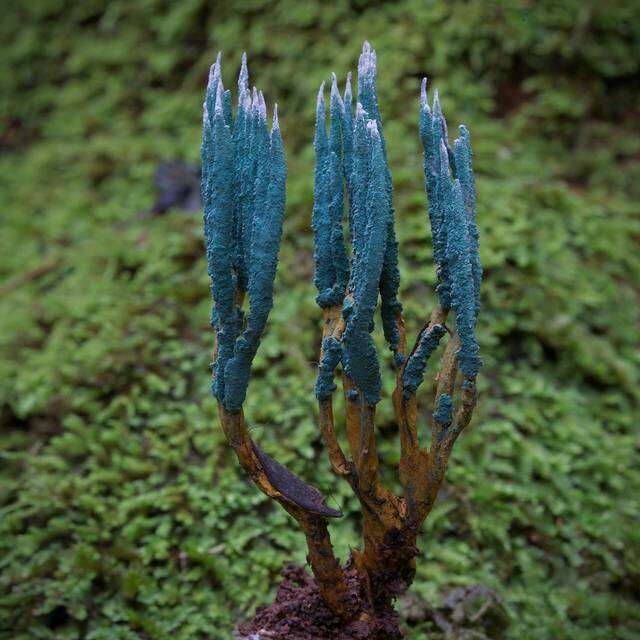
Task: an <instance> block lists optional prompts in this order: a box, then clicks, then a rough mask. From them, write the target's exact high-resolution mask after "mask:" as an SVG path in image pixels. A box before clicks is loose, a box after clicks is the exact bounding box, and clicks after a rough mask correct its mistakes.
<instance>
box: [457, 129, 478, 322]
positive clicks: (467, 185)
mask: <svg viewBox="0 0 640 640" xmlns="http://www.w3.org/2000/svg"><path fill="white" fill-rule="evenodd" d="M453 154H454V158H455V166H456V178H458V180H460V186H461V187H462V195H463V197H464V205H465V208H466V211H467V225H468V231H469V259H470V261H471V274H472V276H473V286H474V299H475V300H474V302H475V315H476V318H477V317H478V313H479V312H480V283H481V282H482V264H481V263H480V253H479V244H480V236H479V233H478V225H477V222H476V182H475V178H474V176H473V153H472V151H471V137H470V135H469V131H468V130H467V128H466V127H465V126H464V125H460V137H459V138H458V139H456V141H455V142H454V145H453Z"/></svg>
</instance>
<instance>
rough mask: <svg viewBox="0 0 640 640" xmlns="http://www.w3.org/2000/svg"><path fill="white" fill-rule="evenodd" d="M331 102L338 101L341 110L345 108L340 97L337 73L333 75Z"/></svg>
mask: <svg viewBox="0 0 640 640" xmlns="http://www.w3.org/2000/svg"><path fill="white" fill-rule="evenodd" d="M331 100H332V101H333V100H335V101H337V102H338V105H339V106H340V108H342V107H343V106H344V105H343V102H342V96H341V95H340V91H339V89H338V79H337V78H336V74H335V73H332V74H331Z"/></svg>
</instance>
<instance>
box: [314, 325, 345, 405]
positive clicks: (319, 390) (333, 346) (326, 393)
mask: <svg viewBox="0 0 640 640" xmlns="http://www.w3.org/2000/svg"><path fill="white" fill-rule="evenodd" d="M341 358H342V345H341V344H340V341H339V340H336V339H335V338H333V337H329V338H325V339H324V340H323V342H322V359H321V361H320V367H319V370H318V377H317V379H316V398H318V400H326V399H327V398H330V397H331V394H332V393H333V392H334V391H335V390H336V385H335V383H334V382H333V375H334V372H335V370H336V367H337V366H338V365H339V364H340V360H341Z"/></svg>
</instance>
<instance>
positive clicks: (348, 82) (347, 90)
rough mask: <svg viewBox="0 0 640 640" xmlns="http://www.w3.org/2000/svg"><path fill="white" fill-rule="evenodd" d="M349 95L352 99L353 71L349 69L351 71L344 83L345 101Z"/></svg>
mask: <svg viewBox="0 0 640 640" xmlns="http://www.w3.org/2000/svg"><path fill="white" fill-rule="evenodd" d="M347 96H349V99H351V71H349V73H347V80H346V82H345V83H344V97H345V101H346V99H347Z"/></svg>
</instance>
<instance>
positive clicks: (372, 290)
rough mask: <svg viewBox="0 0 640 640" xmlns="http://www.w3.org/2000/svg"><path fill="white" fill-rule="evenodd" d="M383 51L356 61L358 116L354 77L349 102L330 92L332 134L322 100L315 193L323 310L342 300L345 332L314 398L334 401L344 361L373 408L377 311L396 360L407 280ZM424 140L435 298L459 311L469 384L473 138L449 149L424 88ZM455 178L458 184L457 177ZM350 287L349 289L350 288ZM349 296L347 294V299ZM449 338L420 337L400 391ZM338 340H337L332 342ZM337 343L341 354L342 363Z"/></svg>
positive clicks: (473, 304)
mask: <svg viewBox="0 0 640 640" xmlns="http://www.w3.org/2000/svg"><path fill="white" fill-rule="evenodd" d="M376 74H377V70H376V54H375V51H374V50H373V49H372V48H371V47H370V46H369V44H368V43H365V44H364V46H363V48H362V54H361V56H360V59H359V62H358V94H357V95H358V100H357V103H356V109H355V114H354V112H353V109H352V90H351V77H350V76H349V77H348V79H347V84H346V87H345V92H344V99H342V98H341V97H340V94H339V92H338V89H337V84H336V79H335V76H334V78H333V82H332V88H331V105H330V114H331V121H330V128H329V135H328V136H327V128H326V122H325V119H326V113H325V103H324V94H323V90H324V85H323V86H321V87H320V91H319V93H318V103H317V111H316V132H315V138H314V148H315V153H316V167H315V190H314V208H313V221H312V226H313V230H314V257H315V284H316V287H317V289H318V298H317V301H318V304H319V305H320V306H321V307H328V306H334V305H337V304H340V303H341V302H342V303H343V317H344V320H345V331H344V333H343V336H342V339H341V341H340V342H337V341H332V342H325V345H324V347H325V354H324V356H323V361H322V362H321V364H320V370H319V372H318V381H317V384H316V394H317V396H318V397H319V398H327V397H329V396H330V395H331V393H333V391H334V390H335V385H334V383H333V375H334V370H335V367H337V365H338V363H339V362H340V361H342V363H343V366H344V369H345V372H346V373H347V375H348V376H349V377H350V378H351V379H352V380H353V382H354V384H355V385H356V387H357V388H358V389H359V390H360V391H361V392H362V393H363V394H364V397H365V399H366V401H367V402H368V403H370V404H374V403H376V402H377V401H378V400H379V397H380V388H381V380H380V367H379V363H378V357H377V353H376V349H375V347H374V343H373V339H372V336H371V332H372V331H373V328H374V320H373V317H374V312H375V309H376V306H377V302H378V294H379V295H380V298H381V317H382V325H383V329H384V334H385V338H386V340H387V342H388V344H389V346H390V348H391V350H392V351H393V352H394V354H395V358H396V363H397V364H398V365H401V364H402V363H403V357H404V355H403V354H401V353H399V342H400V335H399V328H398V324H397V318H398V316H399V314H400V313H401V311H402V306H401V305H400V302H399V301H398V298H397V294H398V289H399V283H400V276H399V270H398V243H397V240H396V236H395V229H394V210H393V206H392V195H393V194H392V191H393V187H392V181H391V172H390V170H389V165H388V162H387V150H386V142H385V139H384V135H383V131H382V121H381V116H380V109H379V106H378V98H377V91H376ZM420 137H421V140H422V144H423V147H424V173H425V187H426V190H427V194H428V198H429V220H430V223H431V229H432V235H433V252H434V260H435V262H436V265H437V273H438V286H437V292H438V297H439V301H440V305H441V306H442V308H443V309H444V310H448V309H449V308H453V310H454V311H455V314H456V325H457V330H458V334H459V336H460V343H461V346H460V349H459V352H458V354H457V355H458V360H459V364H460V369H461V370H462V372H463V374H464V376H465V377H466V378H473V377H474V376H475V375H476V374H477V371H478V368H479V366H480V364H481V361H480V359H479V356H478V345H477V342H476V338H475V322H476V319H477V315H478V310H479V306H480V293H479V292H480V280H481V278H482V267H481V265H480V260H479V255H478V231H477V225H476V209H475V184H474V178H473V169H472V154H471V145H470V140H469V135H468V132H467V131H466V129H465V128H464V127H462V128H461V137H460V139H459V140H457V141H456V143H455V149H454V150H452V149H451V147H450V146H449V142H448V132H447V124H446V120H445V118H444V115H443V113H442V109H441V106H440V101H439V98H438V95H437V92H436V95H435V96H434V101H433V109H431V108H430V107H429V105H428V102H427V95H426V81H425V82H423V90H422V98H421V110H420ZM452 171H453V172H455V174H456V175H455V177H456V180H455V181H454V180H453V178H452ZM345 183H346V193H347V195H348V201H349V206H348V220H349V235H350V240H351V265H350V267H349V262H348V259H347V253H346V251H345V246H344V237H343V208H344V201H343V199H344V198H343V194H344V191H345ZM347 278H348V284H347V285H346V287H345V283H346V282H347ZM345 294H349V295H348V296H346V297H345ZM443 333H444V328H443V327H442V326H441V325H437V326H436V327H433V328H432V330H431V331H430V332H429V333H428V334H425V335H423V336H421V339H420V341H419V344H418V347H417V348H416V350H415V352H414V353H413V354H412V356H411V358H410V361H409V362H408V363H406V366H405V371H404V373H403V391H404V393H405V395H406V396H408V395H410V394H412V393H415V391H416V389H417V388H418V386H419V385H420V383H421V381H422V378H423V375H424V370H425V367H426V364H427V361H428V359H429V357H430V355H431V354H432V352H433V351H434V350H435V348H436V346H437V344H438V341H439V340H440V338H441V337H442V335H443ZM332 340H333V339H332ZM338 345H340V346H341V347H342V355H341V357H338Z"/></svg>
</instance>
